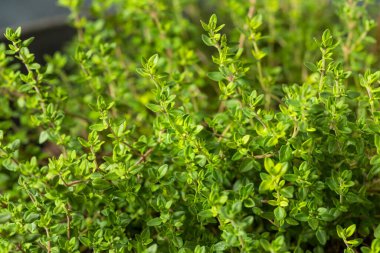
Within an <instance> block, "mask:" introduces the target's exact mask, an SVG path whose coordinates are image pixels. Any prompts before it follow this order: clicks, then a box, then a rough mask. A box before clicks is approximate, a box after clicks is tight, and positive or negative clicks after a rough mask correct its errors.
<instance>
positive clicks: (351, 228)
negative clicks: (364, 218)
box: [345, 224, 356, 237]
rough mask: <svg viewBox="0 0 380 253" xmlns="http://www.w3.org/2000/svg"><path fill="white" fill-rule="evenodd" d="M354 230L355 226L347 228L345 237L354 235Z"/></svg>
mask: <svg viewBox="0 0 380 253" xmlns="http://www.w3.org/2000/svg"><path fill="white" fill-rule="evenodd" d="M355 230H356V224H352V225H351V226H349V227H348V228H346V229H345V231H346V233H345V235H346V237H350V236H352V235H353V234H354V233H355Z"/></svg>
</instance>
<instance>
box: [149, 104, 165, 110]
mask: <svg viewBox="0 0 380 253" xmlns="http://www.w3.org/2000/svg"><path fill="white" fill-rule="evenodd" d="M146 107H148V109H149V110H151V111H153V112H160V111H161V106H159V105H155V104H147V105H146Z"/></svg>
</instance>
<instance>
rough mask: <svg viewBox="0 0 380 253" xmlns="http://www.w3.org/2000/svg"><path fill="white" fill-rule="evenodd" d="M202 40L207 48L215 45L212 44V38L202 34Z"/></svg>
mask: <svg viewBox="0 0 380 253" xmlns="http://www.w3.org/2000/svg"><path fill="white" fill-rule="evenodd" d="M202 40H203V43H205V44H206V45H207V46H209V47H211V46H213V45H214V43H213V42H212V40H211V39H210V37H208V36H206V35H204V34H202Z"/></svg>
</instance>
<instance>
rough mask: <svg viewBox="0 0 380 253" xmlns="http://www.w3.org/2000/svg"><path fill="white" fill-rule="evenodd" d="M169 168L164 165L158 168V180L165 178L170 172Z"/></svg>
mask: <svg viewBox="0 0 380 253" xmlns="http://www.w3.org/2000/svg"><path fill="white" fill-rule="evenodd" d="M168 168H169V166H168V165H167V164H164V165H162V166H161V167H160V168H158V179H160V178H163V177H164V176H165V175H166V173H167V172H168Z"/></svg>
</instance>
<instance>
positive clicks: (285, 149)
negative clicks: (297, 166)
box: [280, 145, 292, 162]
mask: <svg viewBox="0 0 380 253" xmlns="http://www.w3.org/2000/svg"><path fill="white" fill-rule="evenodd" d="M290 159H292V149H291V147H290V146H289V145H284V146H281V148H280V162H288V161H289V160H290Z"/></svg>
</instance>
